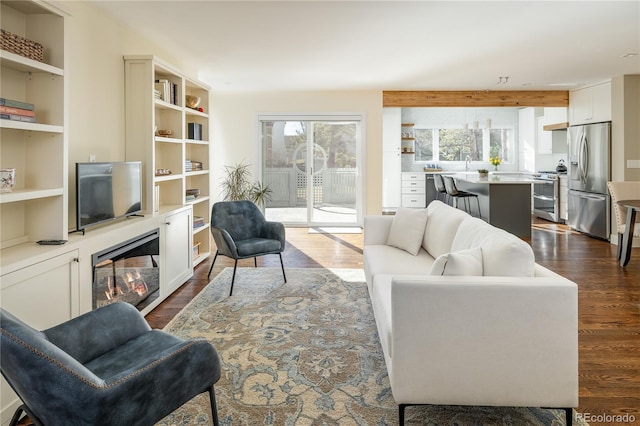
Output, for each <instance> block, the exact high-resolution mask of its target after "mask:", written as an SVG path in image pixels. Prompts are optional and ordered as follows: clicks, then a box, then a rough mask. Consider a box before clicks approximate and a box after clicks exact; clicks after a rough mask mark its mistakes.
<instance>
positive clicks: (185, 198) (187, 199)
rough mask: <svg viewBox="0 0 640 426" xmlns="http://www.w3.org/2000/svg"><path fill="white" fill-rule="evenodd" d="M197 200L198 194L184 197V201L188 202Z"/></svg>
mask: <svg viewBox="0 0 640 426" xmlns="http://www.w3.org/2000/svg"><path fill="white" fill-rule="evenodd" d="M195 200H196V196H195V195H187V196H186V197H184V201H185V202H187V203H190V202H192V201H195Z"/></svg>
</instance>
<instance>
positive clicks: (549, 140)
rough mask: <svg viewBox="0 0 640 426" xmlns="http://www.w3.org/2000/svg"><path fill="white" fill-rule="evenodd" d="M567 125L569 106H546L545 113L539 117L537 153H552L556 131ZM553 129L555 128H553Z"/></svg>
mask: <svg viewBox="0 0 640 426" xmlns="http://www.w3.org/2000/svg"><path fill="white" fill-rule="evenodd" d="M562 126H564V128H566V126H567V108H565V107H545V108H544V115H543V116H541V117H538V119H537V127H536V132H537V134H536V139H537V150H536V154H552V153H553V152H554V143H553V142H554V140H555V139H557V138H554V134H553V132H554V131H558V130H559V129H562ZM551 129H553V130H551Z"/></svg>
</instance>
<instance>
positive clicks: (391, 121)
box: [382, 108, 402, 152]
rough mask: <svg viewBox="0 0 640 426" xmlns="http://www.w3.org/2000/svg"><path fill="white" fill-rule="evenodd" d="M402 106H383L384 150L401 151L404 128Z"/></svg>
mask: <svg viewBox="0 0 640 426" xmlns="http://www.w3.org/2000/svg"><path fill="white" fill-rule="evenodd" d="M401 111H402V109H401V108H383V110H382V150H383V151H398V152H400V135H401V129H402V116H401Z"/></svg>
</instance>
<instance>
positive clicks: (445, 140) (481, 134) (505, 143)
mask: <svg viewBox="0 0 640 426" xmlns="http://www.w3.org/2000/svg"><path fill="white" fill-rule="evenodd" d="M414 133H415V151H416V153H415V161H418V162H423V161H424V162H428V161H440V162H447V161H465V160H466V158H467V156H469V158H470V159H471V161H489V157H499V158H501V159H502V161H503V162H506V163H509V162H513V161H514V158H513V155H512V152H513V149H514V135H515V130H514V129H513V128H508V127H505V128H491V129H469V130H465V129H461V128H420V127H418V126H416V128H415V129H414Z"/></svg>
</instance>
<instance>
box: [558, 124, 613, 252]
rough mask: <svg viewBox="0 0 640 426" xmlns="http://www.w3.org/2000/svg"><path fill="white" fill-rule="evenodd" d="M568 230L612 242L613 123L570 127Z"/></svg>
mask: <svg viewBox="0 0 640 426" xmlns="http://www.w3.org/2000/svg"><path fill="white" fill-rule="evenodd" d="M567 137H568V138H569V141H568V143H569V170H568V172H569V200H568V212H567V216H568V221H567V223H568V224H569V226H570V227H571V228H573V229H575V230H576V231H580V232H583V233H585V234H589V235H591V236H593V237H597V238H602V239H607V240H608V239H609V205H610V203H611V200H610V197H609V194H608V193H607V181H608V180H610V179H611V123H610V122H605V123H595V124H586V125H582V126H571V127H569V131H568V135H567Z"/></svg>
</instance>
